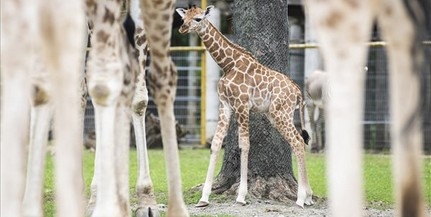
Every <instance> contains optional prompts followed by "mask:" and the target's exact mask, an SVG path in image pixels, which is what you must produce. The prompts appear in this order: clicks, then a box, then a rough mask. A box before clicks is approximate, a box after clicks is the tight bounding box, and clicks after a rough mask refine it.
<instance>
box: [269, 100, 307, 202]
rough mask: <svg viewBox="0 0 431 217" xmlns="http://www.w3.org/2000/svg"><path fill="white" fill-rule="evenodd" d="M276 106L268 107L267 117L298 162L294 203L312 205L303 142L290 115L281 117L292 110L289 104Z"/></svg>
mask: <svg viewBox="0 0 431 217" xmlns="http://www.w3.org/2000/svg"><path fill="white" fill-rule="evenodd" d="M276 107H277V106H276V105H272V106H271V107H270V110H269V114H270V115H269V117H270V118H271V119H272V121H271V122H273V123H274V124H275V127H276V128H277V130H278V131H279V132H280V134H281V135H283V137H284V139H286V141H287V142H288V143H289V144H290V146H291V148H292V150H293V152H294V154H295V157H296V161H297V164H298V192H297V200H296V204H297V205H298V206H300V207H304V204H305V205H312V204H314V202H313V199H312V196H313V191H312V190H311V187H310V184H309V182H308V177H307V170H306V165H305V142H304V140H303V138H302V137H301V135H300V133H299V132H298V131H297V130H296V128H295V125H294V123H293V119H292V117H290V118H283V116H285V115H287V114H293V112H294V110H293V109H292V110H289V106H287V105H284V106H281V108H284V109H276ZM292 116H293V115H292ZM277 117H278V118H277Z"/></svg>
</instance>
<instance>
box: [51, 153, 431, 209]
mask: <svg viewBox="0 0 431 217" xmlns="http://www.w3.org/2000/svg"><path fill="white" fill-rule="evenodd" d="M209 152H210V151H209V150H208V149H197V150H190V149H184V150H180V151H179V153H180V161H181V174H182V186H183V191H184V198H185V202H186V203H187V204H195V203H196V202H197V201H198V200H199V199H200V196H201V191H200V189H198V188H195V187H196V186H197V185H199V184H202V183H203V182H204V181H205V176H206V171H207V167H208V161H209V156H210V153H209ZM222 155H223V153H221V154H220V156H219V159H218V162H217V167H216V173H217V172H218V171H219V170H220V167H221V164H222V158H223V157H222ZM149 158H150V168H151V172H150V174H151V178H152V181H153V185H154V191H155V194H156V197H157V202H158V203H163V204H166V203H167V182H166V170H165V159H164V154H163V151H162V150H149ZM83 160H84V180H85V184H86V191H85V192H86V195H87V197H89V195H90V189H89V188H90V184H91V179H92V174H93V169H94V153H92V152H88V151H85V152H84V158H83ZM294 161H295V159H294ZM306 162H307V172H308V178H309V181H310V184H311V187H312V189H313V191H314V194H315V195H316V196H318V197H326V195H327V186H326V184H327V182H326V173H325V171H326V167H325V156H324V155H323V154H310V153H307V155H306ZM293 165H294V171H295V174H297V173H296V172H297V170H296V161H295V162H294V164H293ZM423 169H424V173H423V174H424V181H425V182H424V184H425V186H424V188H425V189H424V191H425V192H426V193H425V195H424V196H425V197H426V203H427V204H431V158H430V157H424V168H423ZM137 171H138V168H137V160H136V150H134V149H132V150H131V154H130V192H131V193H130V195H131V203H132V204H134V203H137V199H136V196H135V184H136V178H137ZM363 176H364V179H365V181H364V186H365V187H364V188H365V197H366V201H367V206H372V207H377V208H378V207H381V208H387V207H388V206H391V205H392V204H393V203H394V195H393V184H392V160H391V156H390V155H373V154H365V157H364V174H363ZM53 177H54V167H53V157H52V156H50V155H48V157H47V163H46V172H45V190H44V200H45V216H47V217H50V216H54V213H55V205H54V202H55V192H54V182H55V180H54V178H53ZM226 197H227V196H224V195H212V196H211V199H212V200H213V201H226V200H229V199H227V198H226ZM232 200H233V199H232ZM204 216H205V215H202V217H204ZM226 217H227V216H226Z"/></svg>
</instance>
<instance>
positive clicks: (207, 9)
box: [205, 5, 214, 16]
mask: <svg viewBox="0 0 431 217" xmlns="http://www.w3.org/2000/svg"><path fill="white" fill-rule="evenodd" d="M213 8H214V5H210V6H208V7H207V8H206V9H205V16H207V15H208V14H209V13H210V11H211V10H212V9H213Z"/></svg>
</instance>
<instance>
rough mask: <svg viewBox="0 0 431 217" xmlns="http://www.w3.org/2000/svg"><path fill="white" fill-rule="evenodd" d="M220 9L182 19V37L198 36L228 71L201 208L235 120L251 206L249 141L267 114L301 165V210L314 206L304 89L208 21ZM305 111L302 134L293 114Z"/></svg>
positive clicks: (241, 196) (185, 13) (189, 12)
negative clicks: (257, 116) (255, 120)
mask: <svg viewBox="0 0 431 217" xmlns="http://www.w3.org/2000/svg"><path fill="white" fill-rule="evenodd" d="M212 8H214V6H208V7H207V8H206V9H205V10H202V9H201V8H198V7H196V6H192V7H190V8H188V9H184V8H178V9H176V11H177V13H178V14H179V15H180V16H181V17H182V19H183V21H184V23H183V25H182V26H181V27H180V29H179V31H180V33H189V32H192V31H193V32H196V33H197V34H198V36H199V37H200V38H201V39H202V42H203V43H204V45H205V47H206V49H207V50H208V51H209V53H210V54H211V56H212V57H213V59H214V60H215V61H216V62H217V64H218V65H219V66H220V68H221V69H222V70H223V76H222V77H221V79H220V81H219V82H218V88H217V91H218V95H219V99H220V105H219V119H218V124H217V129H216V133H215V135H214V138H213V140H212V143H211V157H210V162H209V167H208V173H207V176H206V180H205V184H204V187H203V190H202V197H201V199H200V201H199V203H198V204H197V205H196V206H198V207H202V206H207V205H208V204H209V200H208V198H209V195H210V193H211V187H212V182H213V176H214V170H215V163H216V159H217V156H218V153H219V151H220V148H221V145H222V142H223V139H224V137H225V136H226V133H227V130H228V127H229V120H230V117H231V115H232V114H233V115H235V118H236V120H237V122H238V135H239V140H238V141H239V147H240V148H241V173H240V176H241V178H240V184H239V188H238V196H237V199H236V201H237V202H238V203H239V204H243V205H245V204H246V201H245V196H246V194H247V172H248V165H247V164H248V152H249V148H250V140H249V131H248V128H249V114H250V112H262V113H264V114H265V115H266V117H267V118H268V119H269V120H270V121H271V123H272V124H273V125H274V127H276V128H277V130H278V131H279V132H280V133H281V135H282V136H283V137H284V138H285V139H286V140H287V141H288V142H289V144H290V146H291V147H292V150H293V151H294V153H295V156H296V158H297V162H298V173H299V175H298V193H297V201H296V204H298V205H299V206H301V207H303V206H304V204H305V205H312V204H313V203H314V202H313V200H312V194H313V192H312V190H311V187H310V185H309V182H308V178H307V172H306V166H305V153H304V152H305V151H304V146H305V142H306V141H307V139H308V133H307V132H306V131H305V130H304V129H305V128H304V118H303V116H304V115H303V104H302V101H303V97H302V92H301V90H300V88H299V86H298V85H297V84H296V83H295V82H294V81H293V80H292V79H290V78H289V77H288V76H286V75H284V74H282V73H280V72H277V71H275V70H272V69H270V68H268V67H265V66H263V65H262V64H260V63H259V62H258V61H257V60H256V59H255V58H254V57H253V55H252V54H251V53H250V52H248V51H247V50H246V49H244V48H242V47H241V46H239V45H236V44H234V43H233V42H231V41H229V40H228V39H227V38H226V37H225V36H223V35H222V34H221V33H220V32H219V31H218V30H217V29H216V28H215V27H214V26H213V25H212V24H211V22H209V21H208V20H207V19H206V18H207V17H208V16H209V15H210V12H211V9H212ZM296 105H299V112H300V117H301V129H302V132H301V133H300V132H298V131H297V130H296V128H295V125H294V122H293V114H294V111H295V108H296Z"/></svg>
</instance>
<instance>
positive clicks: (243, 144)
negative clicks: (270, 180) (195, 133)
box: [236, 109, 250, 205]
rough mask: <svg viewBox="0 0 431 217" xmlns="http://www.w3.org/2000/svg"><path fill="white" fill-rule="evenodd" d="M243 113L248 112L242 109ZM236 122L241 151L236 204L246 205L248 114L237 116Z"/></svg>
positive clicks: (248, 140) (248, 145)
mask: <svg viewBox="0 0 431 217" xmlns="http://www.w3.org/2000/svg"><path fill="white" fill-rule="evenodd" d="M243 111H248V110H246V109H243ZM237 122H238V137H239V138H238V143H239V148H240V149H241V171H240V182H239V187H238V196H237V198H236V202H237V203H239V204H241V205H246V202H245V196H246V195H247V190H248V189H247V174H248V152H249V150H250V135H249V130H248V129H249V114H248V113H246V114H244V113H243V114H237Z"/></svg>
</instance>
